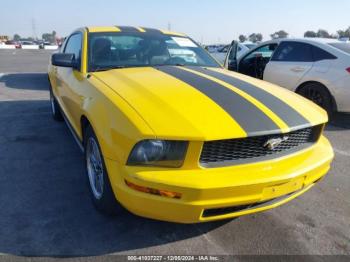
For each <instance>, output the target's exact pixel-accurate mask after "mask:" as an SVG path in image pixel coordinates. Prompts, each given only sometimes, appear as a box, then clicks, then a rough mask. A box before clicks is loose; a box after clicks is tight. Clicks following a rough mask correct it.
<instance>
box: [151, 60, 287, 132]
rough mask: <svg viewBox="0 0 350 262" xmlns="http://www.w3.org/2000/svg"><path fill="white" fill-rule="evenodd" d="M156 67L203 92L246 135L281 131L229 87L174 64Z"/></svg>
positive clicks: (262, 113)
mask: <svg viewBox="0 0 350 262" xmlns="http://www.w3.org/2000/svg"><path fill="white" fill-rule="evenodd" d="M157 69H158V70H160V71H161V72H163V73H166V74H168V75H171V76H173V77H175V78H176V79H178V80H181V81H183V82H185V83H186V84H188V85H190V86H192V87H193V88H195V89H197V90H198V91H200V92H202V93H203V94H205V95H206V96H207V97H209V98H210V99H211V100H213V101H214V102H215V103H216V104H217V105H219V106H220V107H221V108H222V109H224V110H225V111H226V112H227V113H228V114H229V115H230V116H231V117H232V118H233V119H234V120H235V121H236V122H237V123H238V124H239V125H240V126H241V127H242V128H243V129H244V131H245V132H246V133H247V135H248V136H258V135H265V134H276V133H281V130H280V128H279V127H278V126H277V125H276V123H274V122H273V121H272V120H271V119H270V118H269V117H268V116H267V115H265V114H264V112H262V111H261V110H260V109H259V108H257V107H256V106H255V105H254V104H252V103H251V102H249V101H248V100H246V99H245V98H244V97H242V96H240V95H239V94H237V93H235V92H234V91H232V90H230V89H229V88H227V87H225V86H222V85H220V84H218V83H216V82H214V81H212V80H209V79H207V78H205V77H202V76H199V75H197V74H194V73H191V72H188V71H185V70H183V69H179V68H176V67H174V66H161V67H158V68H157Z"/></svg>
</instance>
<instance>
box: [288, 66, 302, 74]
mask: <svg viewBox="0 0 350 262" xmlns="http://www.w3.org/2000/svg"><path fill="white" fill-rule="evenodd" d="M290 70H291V71H293V72H296V73H298V72H304V71H305V68H304V67H300V66H297V67H293V68H291V69H290Z"/></svg>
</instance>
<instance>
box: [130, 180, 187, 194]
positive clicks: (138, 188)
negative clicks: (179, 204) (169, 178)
mask: <svg viewBox="0 0 350 262" xmlns="http://www.w3.org/2000/svg"><path fill="white" fill-rule="evenodd" d="M125 184H126V185H127V186H128V187H130V188H132V189H134V190H136V191H139V192H143V193H148V194H152V195H157V196H163V197H169V198H175V199H180V198H181V194H180V193H177V192H172V191H167V190H160V189H155V188H150V187H144V186H139V185H136V184H134V183H131V182H129V181H127V180H125Z"/></svg>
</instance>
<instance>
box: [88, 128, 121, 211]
mask: <svg viewBox="0 0 350 262" xmlns="http://www.w3.org/2000/svg"><path fill="white" fill-rule="evenodd" d="M84 149H85V150H84V151H85V167H86V177H87V182H88V185H89V189H90V196H91V199H92V202H93V203H94V205H95V207H96V209H97V210H98V211H100V212H102V213H104V214H107V215H115V214H117V213H119V212H121V210H123V208H122V206H121V205H120V204H119V203H118V201H117V200H116V198H115V196H114V193H113V190H112V187H111V184H110V181H109V177H108V173H107V169H106V166H105V163H104V159H103V156H102V154H101V148H100V145H99V143H98V140H97V137H96V135H95V133H94V131H93V130H92V128H91V126H88V127H87V128H86V130H85V132H84Z"/></svg>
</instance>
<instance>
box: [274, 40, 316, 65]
mask: <svg viewBox="0 0 350 262" xmlns="http://www.w3.org/2000/svg"><path fill="white" fill-rule="evenodd" d="M271 61H279V62H312V61H313V57H312V45H309V44H305V43H299V42H282V43H281V44H280V45H279V46H278V48H277V50H276V52H275V53H274V55H273V57H272V59H271Z"/></svg>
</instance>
